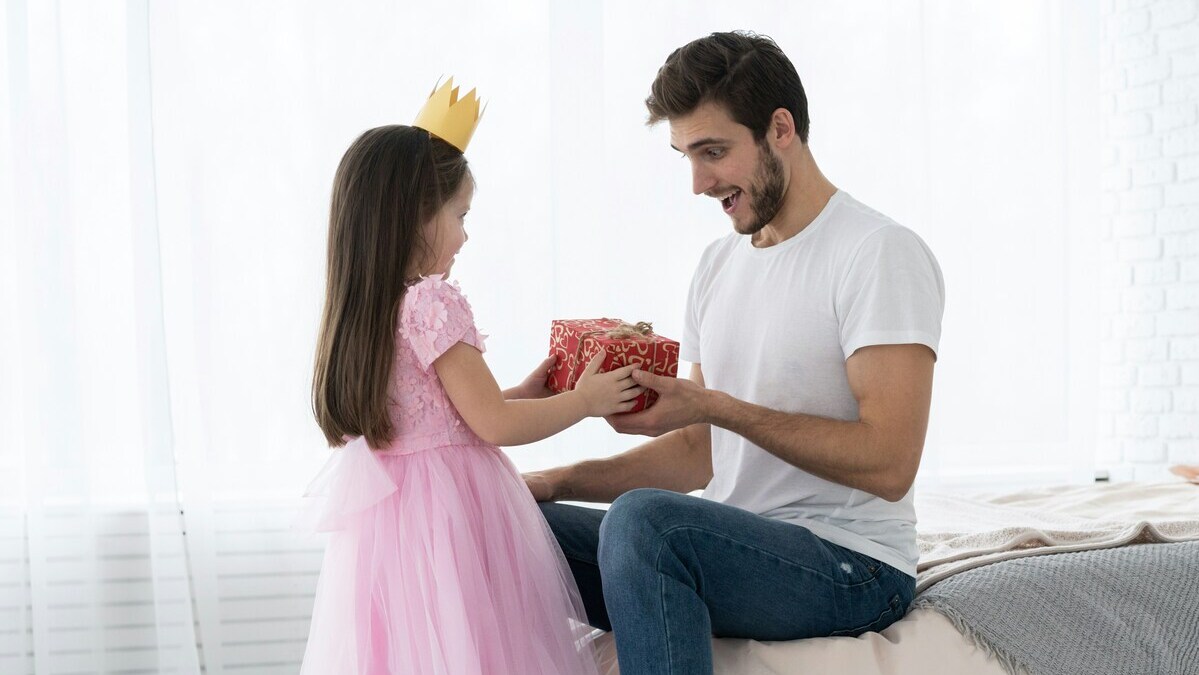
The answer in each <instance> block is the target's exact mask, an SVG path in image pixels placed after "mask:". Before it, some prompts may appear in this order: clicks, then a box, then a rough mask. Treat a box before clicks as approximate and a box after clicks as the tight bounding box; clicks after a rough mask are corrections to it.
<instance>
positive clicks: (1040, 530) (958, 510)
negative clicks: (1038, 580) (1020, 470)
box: [916, 482, 1199, 592]
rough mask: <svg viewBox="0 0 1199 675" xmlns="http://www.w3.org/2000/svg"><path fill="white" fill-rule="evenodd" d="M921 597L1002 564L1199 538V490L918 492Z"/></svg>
mask: <svg viewBox="0 0 1199 675" xmlns="http://www.w3.org/2000/svg"><path fill="white" fill-rule="evenodd" d="M916 514H917V516H918V517H919V519H920V520H919V521H918V522H917V524H916V530H917V532H918V533H919V535H918V540H919V544H920V564H919V565H918V567H917V575H916V591H917V592H920V591H923V590H924V589H926V588H928V587H929V586H931V585H932V584H934V583H936V582H938V581H941V580H942V579H945V578H947V577H949V576H952V575H954V574H957V573H958V572H964V571H965V570H968V569H973V568H975V567H980V566H982V565H987V564H990V563H994V562H999V561H1001V560H1009V559H1011V558H1020V557H1025V556H1030V555H1046V554H1050V553H1066V552H1070V551H1085V550H1091V549H1099V548H1112V547H1116V546H1124V545H1127V544H1136V543H1148V542H1172V541H1188V540H1193V539H1199V488H1196V486H1195V485H1193V484H1191V483H1187V482H1176V483H1153V484H1145V483H1112V484H1109V485H1103V484H1100V485H1084V486H1078V487H1054V488H1039V489H1033V490H1024V491H1021V492H1015V493H1012V492H1007V493H997V494H974V495H971V496H969V497H966V496H959V495H950V494H940V493H921V492H919V491H917V493H916Z"/></svg>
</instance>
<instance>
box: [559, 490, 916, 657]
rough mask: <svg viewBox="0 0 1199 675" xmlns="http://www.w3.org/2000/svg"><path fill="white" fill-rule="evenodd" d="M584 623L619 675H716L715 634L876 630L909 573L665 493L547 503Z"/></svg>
mask: <svg viewBox="0 0 1199 675" xmlns="http://www.w3.org/2000/svg"><path fill="white" fill-rule="evenodd" d="M541 511H542V513H544V514H545V518H546V520H547V521H548V522H549V525H550V528H551V529H552V530H553V531H554V535H555V536H556V537H557V539H558V543H559V545H561V547H562V552H563V553H564V554H565V555H566V559H567V562H568V563H569V564H570V568H571V571H572V572H574V577H575V582H576V583H577V584H578V586H579V592H580V594H581V595H582V599H583V604H584V606H585V608H586V610H587V617H588V622H589V623H590V624H591V625H593V626H595V627H597V628H602V629H603V630H611V631H614V633H615V638H616V650H617V654H618V656H619V659H620V672H621V673H622V675H639V674H641V673H672V674H674V675H682V674H684V673H685V674H687V675H690V674H691V673H711V672H712V646H711V644H712V643H711V638H712V636H716V637H738V638H753V639H756V640H795V639H798V638H807V637H823V636H830V635H858V634H860V633H865V632H867V631H876V630H882V629H883V628H886V627H887V626H889V625H890V624H891V623H892V622H894V621H896V620H898V619H899V618H900V617H902V616H903V614H904V612H905V611H907V607H908V604H909V603H911V601H912V596H913V595H914V594H915V589H916V582H915V579H913V578H912V577H910V576H908V575H906V574H904V573H903V572H900V571H898V570H896V569H895V568H893V567H891V566H889V565H886V564H883V563H880V562H878V561H877V560H875V559H873V558H871V557H869V556H865V555H862V554H860V553H856V552H854V551H851V550H849V549H847V548H843V547H841V546H837V545H836V544H832V543H830V542H827V541H825V540H823V539H821V538H819V537H817V536H816V535H814V534H812V533H811V532H810V531H809V530H807V529H805V528H802V527H798V526H796V525H792V524H789V523H784V522H781V521H777V520H772V519H770V518H764V517H762V516H758V515H755V514H753V513H750V512H748V511H745V510H743V509H739V508H736V507H732V506H726V505H724V504H719V503H716V502H712V501H709V500H706V499H701V498H699V497H691V496H688V495H682V494H678V493H675V492H668V491H666V490H654V489H638V490H632V491H630V492H627V493H625V494H623V495H621V496H620V497H619V498H618V499H617V500H616V501H615V502H613V503H612V506H611V508H610V509H609V510H608V511H607V512H604V511H602V510H599V509H588V508H582V507H578V506H571V505H568V504H556V503H543V504H541Z"/></svg>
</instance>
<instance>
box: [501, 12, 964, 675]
mask: <svg viewBox="0 0 1199 675" xmlns="http://www.w3.org/2000/svg"><path fill="white" fill-rule="evenodd" d="M651 91H652V93H651V94H650V96H649V98H648V99H647V100H646V105H647V107H648V108H649V114H650V118H649V123H650V124H655V123H658V122H661V121H666V122H668V123H669V125H670V137H671V146H672V147H673V148H674V149H675V150H677V151H678V152H680V153H682V155H683V156H684V157H685V158H686V159H687V160H688V162H689V163H690V165H691V171H692V189H693V191H694V192H695V193H696V194H697V195H698V194H703V195H706V196H708V197H713V198H715V199H717V200H718V202H719V204H720V206H721V208H722V209H723V210H724V212H725V213H726V214H728V216H729V217H730V219H731V220H732V222H733V229H734V230H735V234H730V235H728V236H726V237H724V238H722V239H720V240H718V241H716V242H714V243H713V244H712V245H711V246H709V247H708V249H707V250H706V251H705V253H704V255H703V257H702V259H701V261H700V263H699V267H698V269H697V270H696V272H695V276H694V279H693V281H692V285H691V290H690V293H689V296H688V298H687V305H686V321H685V329H684V333H683V338H682V340H681V343H682V349H681V354H682V358H683V359H684V360H686V361H690V362H691V363H693V364H694V365H693V366H692V370H691V376H690V379H679V380H675V379H671V378H663V377H658V376H655V375H652V374H649V373H644V372H641V371H634V373H635V379H636V380H637V382H638V383H639V384H641V385H643V386H645V387H649V388H651V389H654V390H656V391H658V393H659V394H660V398H659V399H658V401H657V403H656V404H655V405H654V406H653V407H651V408H650V409H649V410H646V411H643V412H640V413H637V414H633V415H626V416H617V417H613V418H610V419H609V422H610V423H611V424H612V426H613V427H614V428H616V429H617V431H620V432H622V433H633V434H644V435H647V436H653V437H656V438H655V439H654V440H651V441H649V442H648V443H645V444H643V445H641V446H638V447H636V448H634V449H632V450H630V451H628V452H626V453H624V454H621V455H618V456H615V457H611V458H607V459H602V460H595V461H585V462H581V463H579V464H575V465H573V466H568V467H561V468H557V469H551V470H548V471H542V472H536V473H531V474H527V475H526V477H525V478H526V482H527V484H528V485H529V488H530V490H531V491H532V492H533V494H534V496H535V497H536V498H537V499H538V500H539V501H543V502H552V501H553V500H575V501H596V502H604V501H611V502H612V505H611V508H610V509H609V510H608V511H607V512H606V513H605V512H604V511H602V510H598V509H586V508H581V507H576V506H569V505H562V504H554V503H544V504H542V511H543V512H544V513H545V516H546V518H547V520H548V521H549V523H550V526H551V527H552V529H553V530H554V533H555V535H557V537H558V541H559V543H560V544H561V546H562V549H563V552H564V553H565V555H566V557H567V560H568V561H569V563H570V565H571V569H572V571H573V572H574V574H575V578H576V581H577V582H578V585H579V588H580V592H581V593H582V595H583V600H584V604H585V605H586V609H587V614H588V617H589V621H591V622H592V623H593V624H594V625H595V626H597V627H600V628H604V629H611V630H613V631H614V633H615V639H616V646H617V652H618V655H619V659H620V667H621V672H622V673H624V675H634V674H636V673H704V672H711V670H712V660H711V659H712V657H711V646H710V645H711V642H710V638H711V636H713V635H716V636H721V637H744V638H754V639H759V640H791V639H797V638H804V637H813V636H828V635H857V634H859V633H862V632H865V631H871V630H881V629H883V628H885V627H886V626H887V625H889V624H890V623H892V622H893V621H895V620H897V619H899V618H900V617H902V616H903V614H904V612H905V611H906V609H907V606H908V604H909V603H910V602H911V600H912V596H913V593H914V589H915V573H916V556H917V551H916V539H915V529H914V525H915V515H914V512H913V508H912V494H911V488H912V483H913V481H914V479H915V476H916V470H917V468H918V467H919V464H920V455H921V452H922V450H923V445H924V436H925V430H926V428H927V424H928V412H929V401H930V397H931V391H932V378H933V364H934V361H935V360H936V350H937V347H938V341H939V339H940V331H941V316H942V313H943V310H944V285H943V281H942V278H941V272H940V269H939V268H938V266H937V262H936V260H935V258H934V257H933V255H932V253H931V252H930V251H929V249H928V248H927V247H926V246H925V244H924V242H922V241H921V240H920V238H919V237H917V236H916V235H915V234H914V233H912V232H911V231H910V230H907V229H905V228H903V227H901V226H899V225H897V224H895V223H894V222H893V221H891V220H890V219H888V218H887V217H885V216H883V215H881V214H879V213H877V212H875V211H873V210H871V209H869V208H867V207H866V206H864V205H862V204H861V203H859V202H858V201H856V200H854V199H853V198H852V197H850V196H849V195H848V194H846V193H844V192H842V191H840V190H838V189H837V188H836V187H835V186H834V185H833V184H832V183H830V182H829V181H828V179H826V178H825V177H824V175H822V174H821V172H820V169H819V168H818V167H817V165H816V162H815V160H814V159H813V157H812V153H811V152H810V151H809V149H808V145H807V141H808V110H807V99H806V96H805V94H804V91H803V86H802V84H801V83H800V80H799V76H798V75H797V74H796V72H795V68H794V66H793V65H792V64H791V62H790V61H789V60H788V59H787V57H786V55H784V54H783V53H782V51H781V50H780V49H779V48H778V46H777V45H776V44H775V43H774V42H773V41H771V40H770V39H769V38H765V37H761V36H757V35H753V34H748V33H715V34H713V35H710V36H708V37H705V38H701V39H699V40H695V41H694V42H691V43H690V44H688V45H686V46H684V47H682V48H680V49H678V50H676V51H675V52H674V53H673V54H671V55H670V57H669V58H667V60H666V63H665V64H664V65H663V66H662V68H661V69H660V70H659V71H658V75H657V78H656V79H655V80H654V83H653V87H652V90H651ZM638 488H650V489H638ZM701 488H702V489H703V490H704V492H703V495H702V497H694V496H689V495H687V493H688V492H690V491H692V490H697V489H701Z"/></svg>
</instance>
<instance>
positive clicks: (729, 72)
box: [645, 31, 808, 144]
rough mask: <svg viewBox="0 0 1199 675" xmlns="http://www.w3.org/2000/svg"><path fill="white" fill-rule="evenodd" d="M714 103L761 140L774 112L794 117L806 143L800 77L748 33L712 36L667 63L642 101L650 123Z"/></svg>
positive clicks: (770, 46)
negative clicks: (782, 109)
mask: <svg viewBox="0 0 1199 675" xmlns="http://www.w3.org/2000/svg"><path fill="white" fill-rule="evenodd" d="M703 103H717V104H720V105H721V106H723V107H724V108H725V109H726V110H728V111H729V114H730V115H731V116H732V118H733V120H735V121H736V122H737V123H738V124H742V125H744V126H746V127H749V130H750V131H752V132H753V135H754V140H755V141H759V142H760V141H761V140H762V139H764V138H765V137H766V132H767V130H768V129H769V128H770V117H771V115H773V114H774V111H775V110H778V109H779V108H786V109H787V110H789V111H790V112H791V116H792V117H793V118H795V130H796V133H797V134H798V135H799V140H801V141H803V142H804V143H805V144H806V143H807V142H808V97H807V96H806V95H805V94H804V90H803V84H802V83H800V81H799V73H797V72H795V66H794V65H792V64H791V60H790V59H788V58H787V55H786V54H784V53H783V50H781V49H779V46H778V45H777V44H775V42H774V40H771V39H770V38H768V37H766V36H764V35H757V34H755V33H750V32H747V31H734V32H731V33H712V34H711V35H709V36H707V37H702V38H699V39H698V40H694V41H692V42H689V43H687V44H685V45H683V46H682V47H679V48H678V49H676V50H674V52H673V53H672V54H671V55H670V56H668V57H667V58H666V63H663V64H662V67H661V68H659V69H658V76H657V77H655V78H654V84H653V86H652V87H651V89H650V95H649V97H648V98H646V99H645V107H646V108H648V109H649V120H648V122H647V123H648V124H650V125H654V124H657V123H658V122H662V121H664V120H669V119H672V118H675V117H681V116H683V115H687V114H690V113H691V112H692V111H694V110H695V109H696V108H698V107H699V106H700V105H701V104H703Z"/></svg>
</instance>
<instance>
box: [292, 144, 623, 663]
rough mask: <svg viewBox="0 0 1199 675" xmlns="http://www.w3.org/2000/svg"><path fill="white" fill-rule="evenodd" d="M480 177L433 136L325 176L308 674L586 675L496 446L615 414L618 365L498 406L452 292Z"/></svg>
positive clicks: (574, 609)
mask: <svg viewBox="0 0 1199 675" xmlns="http://www.w3.org/2000/svg"><path fill="white" fill-rule="evenodd" d="M473 192H474V179H473V177H472V176H471V173H470V171H469V169H468V168H467V163H466V158H465V157H464V155H463V154H462V152H461V151H459V150H458V149H457V148H455V147H454V146H452V145H451V144H449V143H447V142H446V141H444V140H442V139H441V138H439V137H437V136H436V135H433V134H431V133H430V132H428V131H426V130H424V129H421V128H418V127H408V126H387V127H380V128H377V129H371V130H370V131H367V132H366V133H364V134H362V136H360V137H359V138H358V139H357V140H356V141H355V142H354V143H353V145H351V146H350V148H349V150H347V151H346V154H345V156H344V157H343V158H342V160H341V164H340V166H339V167H338V169H337V174H336V177H335V179H334V186H333V199H332V209H331V214H330V219H329V252H328V276H327V296H326V302H325V309H324V315H323V318H322V322H321V330H320V339H319V343H318V346H317V357H316V368H315V377H314V382H313V407H314V411H315V414H316V418H317V421H318V422H319V424H320V426H321V429H322V430H324V433H325V436H326V437H327V438H328V439H329V443H330V445H332V446H335V447H336V446H345V447H344V448H343V449H341V450H340V451H338V452H336V453H335V454H334V457H333V458H332V459H331V460H330V462H329V464H327V465H326V467H325V468H324V469H323V470H322V472H321V474H320V475H318V477H317V478H316V480H314V481H313V484H312V486H310V488H309V494H310V495H319V496H321V497H323V498H324V504H323V507H322V508H321V509H320V512H319V514H318V517H319V521H320V522H319V524H318V528H319V529H321V530H325V531H331V532H332V536H331V538H330V540H329V543H328V547H327V549H326V552H325V558H324V563H323V568H322V570H321V577H320V581H319V583H318V587H317V595H316V603H315V608H314V610H313V617H312V624H311V628H310V633H309V637H308V646H307V650H306V652H305V654H304V665H303V668H302V672H303V673H304V674H306V675H307V674H311V675H340V674H347V675H348V674H353V675H358V674H360V673H363V674H365V673H370V674H375V673H395V674H397V675H399V674H405V675H407V674H423V673H430V674H432V673H438V674H446V675H469V674H472V673H477V674H488V675H496V674H499V675H503V674H508V673H511V674H512V675H536V674H540V673H544V674H546V675H551V674H552V675H560V674H573V673H595V672H596V666H595V665H594V661H593V660H592V659H593V656H592V654H591V648H590V646H589V645H588V643H587V641H586V640H583V639H581V638H582V637H583V636H584V635H585V634H586V633H587V632H588V631H589V628H587V627H586V626H584V625H583V622H584V621H585V620H586V615H585V614H584V612H583V609H582V603H581V602H580V600H579V595H578V590H577V589H576V587H575V584H574V580H573V577H572V576H571V574H570V570H569V568H568V567H567V565H566V562H565V560H564V559H563V557H562V554H561V552H560V550H559V549H558V546H557V543H556V541H555V540H554V537H553V535H552V534H551V532H550V530H549V527H548V526H547V525H546V523H545V521H544V519H543V518H542V516H541V512H540V510H539V509H538V508H537V505H536V503H535V502H534V500H533V498H532V496H531V495H530V493H529V490H528V489H527V488H526V486H525V483H524V482H523V480H522V479H521V477H520V474H519V473H517V471H516V469H515V468H514V467H513V465H512V463H511V462H510V461H509V460H508V458H507V457H506V456H505V455H504V454H503V453H502V452H501V451H500V450H499V448H498V447H497V446H500V445H519V444H522V443H530V442H532V441H536V440H540V439H543V438H546V437H547V436H550V435H552V434H555V433H557V432H559V431H562V430H563V429H566V428H567V427H569V426H571V425H573V424H575V423H577V422H578V421H579V420H581V419H583V418H584V417H587V416H601V415H610V414H613V413H617V412H622V411H625V410H628V409H629V408H631V407H632V403H631V401H632V399H634V398H635V397H636V396H637V395H639V394H640V392H641V389H640V387H637V386H636V385H635V384H634V383H633V381H632V379H631V377H630V373H631V367H626V368H621V369H619V370H614V371H612V372H608V373H598V372H597V371H598V368H599V360H598V359H597V360H594V361H592V362H591V363H590V364H589V366H588V369H587V371H586V374H585V375H584V376H583V377H581V378H580V382H579V385H578V388H577V389H575V390H574V391H571V392H568V393H564V394H559V395H557V396H552V397H549V396H548V394H549V392H548V391H547V390H546V388H545V379H546V373H547V369H548V367H549V365H550V362H549V361H547V362H545V363H542V364H541V366H539V367H538V369H537V370H536V371H535V372H534V373H533V375H531V376H530V377H529V378H528V379H526V381H525V382H524V383H522V385H520V386H519V387H516V388H514V389H510V390H508V391H504V392H501V391H500V388H499V387H498V386H497V385H496V382H495V378H494V377H493V376H492V374H491V371H490V370H489V369H488V368H487V364H486V363H485V362H484V361H483V356H482V351H483V338H484V336H483V335H482V334H481V333H480V332H479V331H478V330H477V329H476V328H475V325H474V320H473V317H472V314H471V308H470V305H469V304H467V302H466V298H465V297H463V295H462V293H461V291H460V290H459V288H458V286H457V284H456V283H453V282H450V281H447V278H448V274H449V272H450V269H451V268H452V267H453V264H454V256H455V255H456V254H457V253H458V251H459V249H460V248H461V247H462V245H463V244H464V243H465V242H466V240H467V234H466V230H465V226H464V219H465V217H466V214H467V211H469V210H470V202H471V196H472V194H473Z"/></svg>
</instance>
